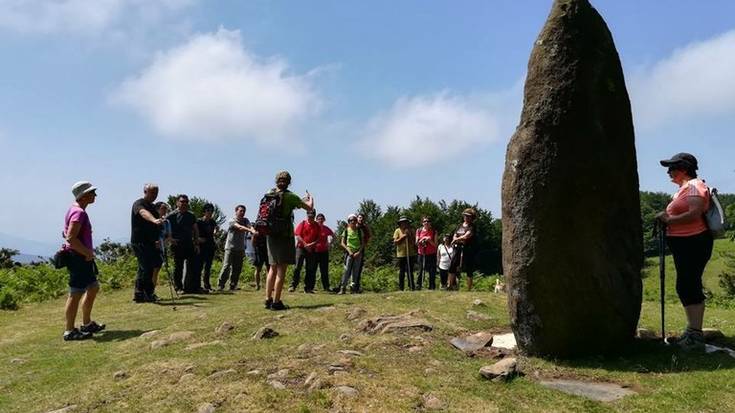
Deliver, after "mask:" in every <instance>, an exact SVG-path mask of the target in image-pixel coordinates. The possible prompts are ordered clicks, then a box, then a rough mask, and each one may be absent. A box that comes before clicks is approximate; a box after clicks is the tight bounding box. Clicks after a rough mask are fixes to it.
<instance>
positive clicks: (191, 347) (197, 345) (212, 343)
mask: <svg viewBox="0 0 735 413" xmlns="http://www.w3.org/2000/svg"><path fill="white" fill-rule="evenodd" d="M220 344H224V343H223V342H222V340H214V341H210V342H208V343H194V344H189V345H188V346H186V348H185V349H184V350H187V351H191V350H196V349H198V348H202V347H208V346H215V345H220Z"/></svg>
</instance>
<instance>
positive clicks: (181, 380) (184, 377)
mask: <svg viewBox="0 0 735 413" xmlns="http://www.w3.org/2000/svg"><path fill="white" fill-rule="evenodd" d="M195 378H196V376H195V375H194V373H186V374H182V375H181V377H179V381H178V383H179V384H184V383H186V382H189V381H192V380H194V379H195Z"/></svg>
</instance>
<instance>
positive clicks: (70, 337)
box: [64, 328, 92, 341]
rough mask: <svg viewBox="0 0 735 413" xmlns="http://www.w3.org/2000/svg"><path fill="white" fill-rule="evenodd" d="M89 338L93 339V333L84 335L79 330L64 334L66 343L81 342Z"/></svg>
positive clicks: (75, 329)
mask: <svg viewBox="0 0 735 413" xmlns="http://www.w3.org/2000/svg"><path fill="white" fill-rule="evenodd" d="M88 338H92V333H84V332H82V331H79V329H78V328H74V329H73V330H71V331H67V332H64V341H79V340H86V339H88Z"/></svg>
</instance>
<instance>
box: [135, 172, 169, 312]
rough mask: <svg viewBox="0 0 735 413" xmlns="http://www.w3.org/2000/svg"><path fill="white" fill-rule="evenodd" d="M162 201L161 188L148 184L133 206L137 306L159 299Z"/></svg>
mask: <svg viewBox="0 0 735 413" xmlns="http://www.w3.org/2000/svg"><path fill="white" fill-rule="evenodd" d="M157 197H158V186H157V185H155V184H145V186H143V198H140V199H138V200H137V201H135V202H134V203H133V209H132V212H131V216H130V225H131V231H130V245H131V246H132V248H133V251H134V252H135V257H136V258H137V259H138V274H137V276H136V278H135V292H134V294H133V301H135V302H136V303H146V302H154V301H156V299H157V297H156V294H155V286H154V285H153V269H154V268H155V267H156V265H160V261H161V256H160V251H159V250H158V248H157V246H156V242H157V241H158V236H159V233H160V231H161V230H160V226H161V225H162V224H163V219H161V218H160V217H159V216H158V211H156V207H155V206H154V205H153V201H155V200H156V198H157Z"/></svg>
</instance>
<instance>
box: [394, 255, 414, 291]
mask: <svg viewBox="0 0 735 413" xmlns="http://www.w3.org/2000/svg"><path fill="white" fill-rule="evenodd" d="M415 264H416V256H415V255H414V256H412V257H398V288H399V289H400V290H401V291H403V289H404V282H405V279H406V276H407V275H408V288H409V289H410V290H412V291H413V290H415V289H416V285H415V284H414V277H413V267H414V265H415Z"/></svg>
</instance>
